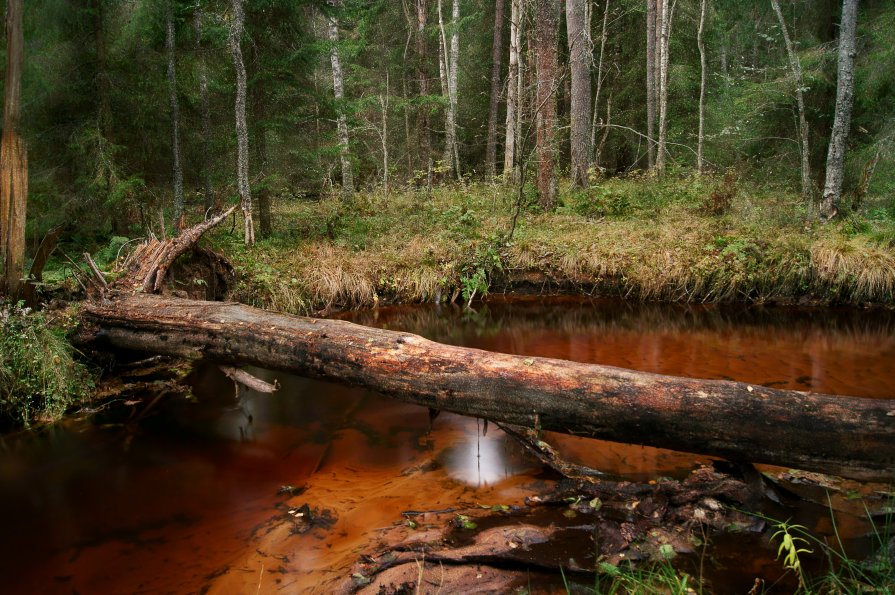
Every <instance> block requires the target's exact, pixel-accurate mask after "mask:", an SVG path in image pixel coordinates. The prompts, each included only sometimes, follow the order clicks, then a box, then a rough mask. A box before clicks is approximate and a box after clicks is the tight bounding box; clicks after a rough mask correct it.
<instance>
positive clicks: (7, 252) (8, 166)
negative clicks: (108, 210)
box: [0, 0, 28, 301]
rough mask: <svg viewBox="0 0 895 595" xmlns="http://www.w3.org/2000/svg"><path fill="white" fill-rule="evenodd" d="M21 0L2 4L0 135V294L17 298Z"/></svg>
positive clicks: (24, 180)
mask: <svg viewBox="0 0 895 595" xmlns="http://www.w3.org/2000/svg"><path fill="white" fill-rule="evenodd" d="M23 12H24V4H23V1H22V0H8V1H7V3H6V77H5V79H4V87H3V136H2V138H0V256H2V261H3V278H2V279H0V294H2V293H5V294H6V295H7V296H8V297H9V298H11V299H12V301H15V300H16V299H18V296H19V294H20V291H21V288H22V283H23V281H24V279H23V278H24V276H25V208H26V206H27V198H28V151H27V147H26V145H25V139H24V138H22V135H21V133H20V125H21V114H22V70H23V68H24V63H25V37H24V33H23V31H22V13H23Z"/></svg>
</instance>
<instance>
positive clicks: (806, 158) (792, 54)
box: [771, 0, 812, 200]
mask: <svg viewBox="0 0 895 595" xmlns="http://www.w3.org/2000/svg"><path fill="white" fill-rule="evenodd" d="M771 6H772V7H773V9H774V13H775V14H776V15H777V21H778V22H779V23H780V31H782V32H783V41H784V43H785V44H786V55H787V56H788V57H789V67H790V68H791V69H792V75H793V78H795V83H796V104H797V105H798V108H799V149H800V151H801V154H802V197H803V198H804V199H805V200H809V199H810V198H811V195H812V192H811V151H810V150H809V148H808V120H807V119H806V117H805V98H804V96H803V94H802V89H803V84H802V65H801V63H800V62H799V57H798V56H797V55H796V51H795V49H794V48H793V45H792V40H791V39H790V38H789V31H788V30H787V28H786V21H785V20H784V18H783V12H781V10H780V2H779V0H771Z"/></svg>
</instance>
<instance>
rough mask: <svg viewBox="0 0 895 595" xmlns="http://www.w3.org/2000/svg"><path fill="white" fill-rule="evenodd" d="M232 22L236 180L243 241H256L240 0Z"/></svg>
mask: <svg viewBox="0 0 895 595" xmlns="http://www.w3.org/2000/svg"><path fill="white" fill-rule="evenodd" d="M232 18H233V22H232V23H231V25H230V35H229V43H230V52H231V53H232V54H233V67H234V69H235V70H236V106H235V110H234V111H235V112H236V181H237V185H238V186H239V197H240V204H241V207H242V216H243V223H244V238H245V245H246V246H247V247H251V246H254V245H255V226H254V224H253V223H252V193H251V189H250V188H249V129H248V125H247V124H246V69H245V64H244V63H243V61H242V30H243V25H244V23H245V13H244V12H243V9H242V0H233V17H232Z"/></svg>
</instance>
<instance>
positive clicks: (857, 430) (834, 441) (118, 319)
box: [84, 276, 895, 481]
mask: <svg viewBox="0 0 895 595" xmlns="http://www.w3.org/2000/svg"><path fill="white" fill-rule="evenodd" d="M154 280H155V281H156V282H157V281H158V277H157V276H156V277H155V279H154ZM144 287H145V286H144ZM105 297H106V299H104V300H102V301H97V302H95V303H92V304H90V305H88V306H87V308H86V309H85V312H84V315H85V318H86V320H87V321H89V322H91V323H92V324H93V325H94V328H93V329H92V330H91V333H93V334H92V339H93V340H95V341H97V342H101V343H102V344H105V345H108V346H111V347H115V348H124V349H134V350H140V351H146V352H151V353H157V354H165V355H174V356H182V357H189V358H211V359H214V360H216V361H218V362H222V363H242V364H254V365H257V366H262V367H265V368H270V369H276V370H283V371H288V372H293V373H296V374H301V375H305V376H311V377H316V378H324V379H328V380H334V381H337V382H341V383H346V384H350V385H356V386H362V387H366V388H369V389H371V390H375V391H378V392H381V393H383V394H385V395H388V396H392V397H395V398H397V399H400V400H403V401H408V402H412V403H417V404H420V405H423V406H426V407H431V408H433V409H438V410H446V411H452V412H455V413H460V414H463V415H469V416H475V417H480V418H485V419H490V420H493V421H497V422H503V423H509V424H516V425H520V426H527V427H532V428H535V429H543V430H552V431H557V432H564V433H568V434H574V435H578V436H588V437H592V438H599V439H605V440H613V441H618V442H626V443H633V444H644V445H650V446H657V447H663V448H671V449H675V450H681V451H687V452H693V453H701V454H706V455H715V456H719V457H723V458H727V459H731V460H735V461H742V462H755V463H770V464H775V465H782V466H788V467H797V468H800V469H805V470H810V471H820V472H825V473H832V474H836V475H842V476H846V477H852V478H855V479H864V480H877V481H892V480H893V479H895V403H893V402H891V401H886V400H874V399H859V398H849V397H837V396H831V395H821V394H809V393H802V392H797V391H786V390H777V389H772V388H767V387H763V386H755V385H748V384H745V383H739V382H728V381H719V380H698V379H691V378H677V377H671V376H661V375H657V374H649V373H643V372H636V371H632V370H624V369H621V368H614V367H609V366H600V365H593V364H582V363H576V362H571V361H564V360H557V359H548V358H540V357H526V356H517V355H507V354H502V353H492V352H487V351H482V350H478V349H470V348H465V347H456V346H451V345H443V344H439V343H435V342H432V341H429V340H426V339H424V338H422V337H419V336H417V335H413V334H410V333H402V332H394V331H387V330H381V329H374V328H369V327H364V326H359V325H356V324H352V323H349V322H344V321H338V320H322V319H311V318H302V317H297V316H288V315H283V314H276V313H272V312H266V311H262V310H258V309H255V308H251V307H248V306H245V305H241V304H236V303H224V302H206V301H193V300H183V299H177V298H170V297H162V296H157V295H149V294H133V295H131V294H128V293H123V292H115V291H110V292H108V293H107V294H106V296H105Z"/></svg>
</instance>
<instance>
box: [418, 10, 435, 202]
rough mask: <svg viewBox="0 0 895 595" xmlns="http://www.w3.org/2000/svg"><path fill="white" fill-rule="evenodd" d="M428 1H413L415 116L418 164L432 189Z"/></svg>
mask: <svg viewBox="0 0 895 595" xmlns="http://www.w3.org/2000/svg"><path fill="white" fill-rule="evenodd" d="M427 1H428V0H415V3H416V55H417V65H416V73H417V78H418V79H419V86H420V97H421V98H422V102H421V104H420V107H419V112H418V114H417V133H418V134H419V143H420V163H421V166H422V169H424V170H425V171H426V180H427V182H426V184H427V187H428V188H431V187H432V133H431V131H430V129H429V99H428V97H429V74H428V69H427V68H426V61H427V60H428V59H429V56H428V51H427V49H426V21H427V20H428V18H429V16H428V15H429V11H428V6H427Z"/></svg>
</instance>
